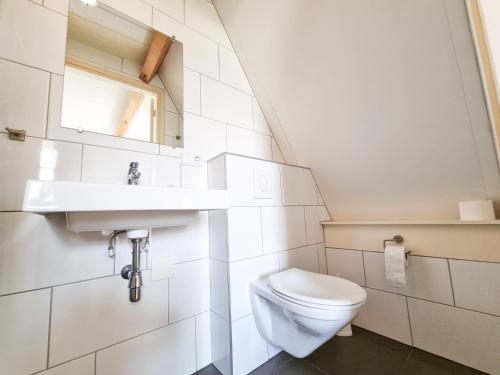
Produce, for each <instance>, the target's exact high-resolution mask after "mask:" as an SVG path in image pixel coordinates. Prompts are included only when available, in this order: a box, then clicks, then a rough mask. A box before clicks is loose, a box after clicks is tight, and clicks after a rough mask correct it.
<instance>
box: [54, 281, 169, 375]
mask: <svg viewBox="0 0 500 375" xmlns="http://www.w3.org/2000/svg"><path fill="white" fill-rule="evenodd" d="M143 282H144V286H143V293H142V298H141V301H140V303H132V302H129V300H128V289H127V281H126V280H123V279H122V278H121V276H114V277H107V278H103V279H96V280H91V281H86V282H81V283H76V284H69V285H64V286H59V287H56V288H54V292H53V297H52V319H51V333H50V356H49V363H50V365H51V366H53V365H56V364H59V363H61V362H64V361H67V360H70V359H72V358H76V357H78V356H81V355H83V354H88V353H91V352H93V351H95V350H97V349H100V348H103V347H105V346H108V345H112V344H114V343H117V342H119V341H122V340H125V339H127V338H130V337H133V336H135V335H138V334H141V333H144V332H147V331H150V330H152V329H155V328H158V327H161V326H163V325H166V324H168V309H169V306H168V294H169V293H168V280H162V281H157V282H153V283H150V282H149V273H148V272H147V271H146V272H144V273H143Z"/></svg>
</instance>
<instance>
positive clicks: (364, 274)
mask: <svg viewBox="0 0 500 375" xmlns="http://www.w3.org/2000/svg"><path fill="white" fill-rule="evenodd" d="M361 261H362V262H363V277H364V278H365V287H366V286H367V285H368V281H367V280H366V266H365V252H364V251H362V252H361Z"/></svg>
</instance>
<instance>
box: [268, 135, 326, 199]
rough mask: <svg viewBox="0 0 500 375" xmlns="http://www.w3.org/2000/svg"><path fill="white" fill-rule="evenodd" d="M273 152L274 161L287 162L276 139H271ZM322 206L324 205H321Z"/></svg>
mask: <svg viewBox="0 0 500 375" xmlns="http://www.w3.org/2000/svg"><path fill="white" fill-rule="evenodd" d="M271 150H272V152H273V161H275V162H278V163H285V162H286V160H285V158H284V157H283V154H282V153H281V150H280V148H279V146H278V143H276V139H274V137H273V138H272V139H271ZM318 203H319V202H318ZM321 204H324V203H321Z"/></svg>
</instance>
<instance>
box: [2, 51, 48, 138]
mask: <svg viewBox="0 0 500 375" xmlns="http://www.w3.org/2000/svg"><path fill="white" fill-rule="evenodd" d="M0 75H1V76H2V77H3V78H2V85H0V129H1V130H2V131H3V130H4V127H7V126H8V127H11V128H14V129H24V130H25V131H26V134H27V135H31V136H35V137H44V136H45V127H46V124H47V103H48V100H49V80H50V73H48V72H44V71H42V70H39V69H34V68H30V67H27V66H24V65H21V64H16V63H13V62H9V61H5V60H0ZM21 82H22V84H21Z"/></svg>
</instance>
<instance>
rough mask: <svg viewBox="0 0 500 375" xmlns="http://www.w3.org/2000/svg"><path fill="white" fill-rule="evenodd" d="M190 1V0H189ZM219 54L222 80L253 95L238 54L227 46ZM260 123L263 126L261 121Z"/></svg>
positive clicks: (221, 48)
mask: <svg viewBox="0 0 500 375" xmlns="http://www.w3.org/2000/svg"><path fill="white" fill-rule="evenodd" d="M189 1H190V0H188V2H189ZM191 1H193V0H191ZM194 1H203V0H194ZM219 55H220V80H221V81H222V82H224V83H226V84H228V85H229V86H233V87H236V88H237V89H240V90H243V91H245V92H247V93H248V94H250V95H252V94H253V92H252V88H251V87H250V84H249V83H248V80H247V77H246V75H245V72H244V71H243V69H242V68H241V65H240V62H239V61H238V58H237V57H236V54H235V53H234V52H233V51H231V50H229V49H227V48H225V47H220V48H219ZM254 101H255V99H254ZM259 125H260V126H262V124H261V123H260V124H259ZM266 126H267V124H266ZM262 127H264V126H262ZM264 129H265V128H264Z"/></svg>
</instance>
